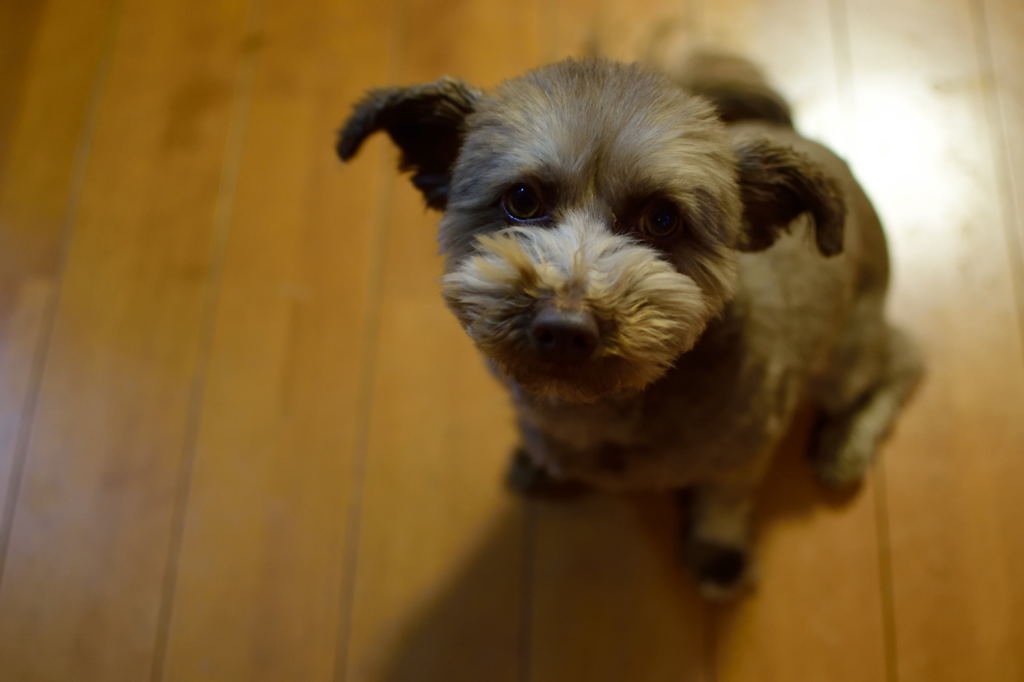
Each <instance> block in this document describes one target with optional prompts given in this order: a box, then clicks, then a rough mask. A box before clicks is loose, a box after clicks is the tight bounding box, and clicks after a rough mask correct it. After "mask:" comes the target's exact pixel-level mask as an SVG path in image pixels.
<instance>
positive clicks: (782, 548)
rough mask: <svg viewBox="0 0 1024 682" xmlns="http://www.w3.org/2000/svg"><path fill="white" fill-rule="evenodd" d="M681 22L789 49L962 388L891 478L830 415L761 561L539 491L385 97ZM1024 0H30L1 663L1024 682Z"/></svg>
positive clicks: (928, 334) (274, 673)
mask: <svg viewBox="0 0 1024 682" xmlns="http://www.w3.org/2000/svg"><path fill="white" fill-rule="evenodd" d="M662 20H670V21H671V23H672V25H673V26H674V27H675V29H676V30H678V31H679V32H681V33H682V34H686V35H694V36H697V37H699V38H702V39H710V40H713V41H714V42H716V43H718V44H722V45H726V46H730V47H732V48H736V49H739V50H741V51H743V52H745V53H747V54H749V55H751V56H753V57H755V58H757V59H758V60H760V61H761V62H762V63H763V64H764V65H765V66H766V68H767V69H768V71H769V72H770V73H771V75H772V76H773V78H774V79H775V80H776V81H777V82H778V83H779V84H780V85H781V87H782V89H783V90H784V91H785V92H786V93H787V95H788V96H789V97H790V98H791V99H792V101H793V102H794V104H795V106H796V109H797V111H798V114H799V120H800V123H801V126H802V128H803V129H804V130H805V131H807V132H808V133H810V134H811V135H812V136H815V137H818V138H821V139H823V140H825V141H826V142H828V143H829V144H831V145H832V146H834V147H835V148H837V149H838V150H840V151H841V153H843V154H844V155H845V156H846V157H847V158H848V159H849V160H850V161H851V163H852V165H853V166H854V168H855V170H856V172H857V173H858V174H859V175H860V177H861V178H862V180H863V182H864V183H865V185H866V186H867V188H868V190H869V192H870V194H871V195H872V196H873V197H874V199H875V200H876V202H877V204H878V206H879V209H880V211H881V213H882V214H883V216H884V218H885V220H886V222H887V224H888V228H889V231H890V234H891V238H892V247H893V250H894V253H895V263H896V270H897V273H896V282H895V288H894V291H893V296H892V303H891V311H892V316H893V318H894V319H896V320H898V321H900V322H901V323H902V324H904V325H905V326H907V327H908V328H910V329H911V330H912V331H913V332H914V333H915V334H916V336H917V337H918V338H919V339H920V340H921V341H922V342H923V345H924V346H925V348H926V350H927V354H928V361H929V365H930V374H929V378H928V381H927V384H926V385H925V386H924V388H923V389H922V391H921V392H920V393H919V394H918V396H917V398H916V400H915V402H914V403H913V405H912V408H911V409H910V410H909V412H908V414H907V415H906V418H905V419H904V420H903V421H902V422H901V424H900V426H899V429H898V431H897V433H896V434H895V436H894V438H893V439H892V440H891V441H890V442H889V444H888V445H887V446H886V448H885V452H884V459H883V461H882V463H881V465H880V466H879V467H878V468H877V470H876V471H875V474H874V477H873V479H872V481H871V482H870V484H869V485H867V486H866V487H865V488H864V489H863V490H861V491H860V493H859V494H858V495H856V496H854V497H852V498H849V499H835V498H830V497H828V496H826V495H824V494H823V493H822V492H821V491H820V490H819V489H818V488H817V487H816V486H815V485H814V483H813V482H812V480H811V478H810V474H809V472H808V471H807V468H806V467H805V466H804V465H803V462H802V461H801V448H802V443H803V441H804V436H803V434H802V433H800V432H799V430H798V431H796V432H794V435H793V437H792V438H791V439H790V441H789V443H788V446H787V447H786V448H785V450H784V452H783V453H782V454H781V457H780V463H779V466H778V467H777V468H776V470H775V471H774V473H773V474H772V475H771V477H770V480H769V482H768V485H767V486H766V488H765V490H764V493H763V503H762V512H763V513H762V514H761V521H760V524H759V527H760V538H761V542H760V549H761V553H760V558H761V584H760V589H759V591H758V592H757V593H756V594H755V595H753V596H752V597H750V598H748V599H746V600H745V601H742V602H740V603H737V604H735V605H734V606H730V607H711V606H708V605H705V604H703V603H702V602H701V601H700V599H699V598H698V597H697V595H696V594H695V591H694V588H693V586H692V584H691V583H690V582H689V580H688V578H687V577H686V575H685V574H684V573H683V572H682V571H681V570H680V568H679V565H678V562H677V557H676V545H675V534H676V524H675V519H674V514H673V508H672V505H671V504H670V503H669V502H668V501H667V500H664V499H642V498H627V499H616V498H602V497H593V498H588V499H584V500H581V501H578V502H572V503H567V504H562V505H552V504H539V503H533V504H524V503H521V502H519V501H517V500H514V499H511V498H509V497H508V496H507V495H506V494H505V493H504V492H503V491H502V489H501V487H500V485H499V479H500V474H501V470H502V468H503V466H504V458H505V455H506V453H507V452H508V450H509V448H510V447H511V445H512V443H513V440H514V432H513V429H512V425H511V419H510V412H509V409H508V407H507V405H506V401H505V398H504V397H503V395H502V394H501V393H500V391H499V390H498V388H497V387H496V386H495V385H494V384H493V382H492V381H491V380H490V379H489V378H488V377H487V376H486V373H485V371H484V369H483V366H482V364H481V362H480V360H479V359H478V357H477V356H476V354H475V353H474V352H473V350H472V348H471V346H470V343H469V342H468V340H467V339H466V338H465V337H464V334H463V333H462V332H461V331H460V330H459V328H458V326H457V325H456V323H455V321H454V319H453V318H452V317H451V316H450V314H449V313H447V312H446V311H445V310H444V308H443V306H442V303H441V300H440V297H439V295H438V285H437V279H438V274H439V272H440V265H439V260H438V258H437V257H436V255H435V251H436V247H435V243H434V236H433V222H434V220H435V217H434V216H433V215H430V214H427V213H425V212H424V210H423V209H422V207H421V203H420V200H419V198H418V197H417V195H415V194H414V192H413V190H412V189H411V187H410V186H409V185H408V183H407V182H406V181H405V180H404V179H400V178H397V177H396V176H395V174H394V172H393V166H394V162H395V153H394V151H393V150H392V149H390V148H389V147H388V145H387V144H386V140H374V141H373V142H372V143H371V144H370V145H369V146H368V148H367V149H366V151H365V153H364V154H362V155H361V156H360V158H359V159H357V162H356V163H354V164H353V165H351V166H347V167H342V166H341V164H340V163H339V162H338V161H337V160H336V158H335V157H334V156H333V152H332V142H333V133H334V130H335V128H336V126H337V125H338V124H339V123H340V121H341V120H342V118H343V116H344V115H345V113H346V112H347V110H348V107H349V106H350V104H351V102H352V101H353V100H354V99H355V98H357V97H358V96H359V95H360V93H362V92H363V91H364V90H365V89H366V88H368V87H371V86H375V85H381V84H393V83H409V82H416V81H422V80H433V79H434V78H436V77H438V76H440V75H442V74H445V73H448V74H452V75H457V76H461V77H464V78H466V79H468V80H471V81H472V82H474V83H476V84H478V85H482V86H490V85H493V84H495V83H497V82H498V81H500V80H501V79H503V78H506V77H509V76H513V75H516V74H518V73H519V72H521V71H523V70H524V69H526V68H528V67H531V66H534V65H538V64H541V63H544V62H546V61H550V60H553V59H556V58H558V57H561V56H564V55H570V54H579V53H580V52H581V51H582V49H583V47H584V46H585V45H586V44H589V43H593V42H594V40H595V39H596V40H598V41H599V42H600V43H602V44H604V45H605V46H606V51H607V52H609V53H611V54H612V55H615V56H619V57H623V58H630V57H635V56H638V55H640V54H642V53H643V52H644V50H645V49H646V47H648V46H650V45H651V44H652V39H651V26H652V25H653V24H654V23H655V22H657V21H662ZM1022 65H1024V3H1021V1H1020V0H942V1H939V0H830V1H828V2H826V1H825V0H764V1H763V2H754V1H753V0H677V1H676V2H668V1H665V0H639V1H638V0H629V2H626V0H620V1H619V2H611V1H609V0H605V1H604V2H602V3H597V2H586V1H585V0H557V1H554V2H543V1H542V0H522V1H521V2H514V3H513V2H508V1H507V0H472V1H471V0H301V1H299V0H204V1H203V2H199V1H198V0H197V1H194V2H184V1H182V2H177V1H175V0H45V1H44V0H36V1H34V2H19V1H18V0H0V510H2V518H0V571H2V573H0V681H2V682H35V681H42V680H47V681H62V682H63V681H67V682H90V681H97V682H119V681H126V682H138V681H145V680H154V681H155V680H166V681H171V680H181V681H187V682H192V681H199V680H216V681H227V682H233V681H239V682H250V681H262V680H281V681H288V682H306V681H327V680H335V681H338V680H350V681H352V682H357V681H359V682H362V681H371V680H372V681H383V682H399V681H403V682H404V681H409V682H413V681H415V682H433V681H437V682H463V681H465V682H513V681H515V682H524V681H527V680H528V681H530V682H661V681H665V682H669V681H672V682H689V681H690V680H706V681H708V682H710V681H712V680H715V681H717V682H732V681H734V682H749V681H755V680H756V681H758V682H775V681H779V682H802V681H808V682H819V681H827V682H846V681H849V682H873V681H876V680H900V681H901V682H916V681H921V682H1004V681H1005V682H1011V681H1012V682H1021V681H1022V680H1024V353H1022V338H1021V331H1022V329H1024V248H1022V243H1024V224H1022V216H1024V132H1022V130H1024V129H1022V127H1021V125H1020V124H1021V121H1024V77H1022V75H1021V73H1022V71H1021V67H1022Z"/></svg>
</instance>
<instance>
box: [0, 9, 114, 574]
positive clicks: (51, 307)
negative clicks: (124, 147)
mask: <svg viewBox="0 0 1024 682" xmlns="http://www.w3.org/2000/svg"><path fill="white" fill-rule="evenodd" d="M122 5H123V3H122V2H121V0H112V2H111V3H110V8H109V12H110V26H109V27H108V28H107V31H106V35H105V36H104V38H103V41H104V45H103V47H102V51H101V53H100V55H101V56H100V59H99V63H98V64H97V66H96V73H95V83H94V85H93V88H92V95H91V97H90V99H89V104H88V109H87V112H86V115H85V120H84V121H83V123H82V128H81V132H80V133H79V138H78V144H77V145H76V146H77V149H76V150H75V157H74V161H73V162H72V171H71V176H72V180H71V186H70V188H69V190H68V197H67V204H66V209H65V211H64V216H63V218H62V219H61V222H62V227H61V234H60V237H59V238H58V243H59V245H60V246H59V247H58V255H57V270H56V273H55V274H54V281H53V290H52V291H51V292H50V294H49V296H48V297H47V301H46V304H45V309H44V312H43V316H42V319H43V323H42V329H41V330H40V332H39V339H38V340H37V341H36V348H35V352H34V353H33V354H32V360H31V362H32V368H31V370H30V371H29V380H28V390H27V391H26V395H25V398H24V400H23V402H22V410H21V417H20V420H19V424H18V434H17V437H16V440H15V446H14V456H13V458H12V462H11V470H10V475H9V479H8V482H7V498H6V502H5V504H4V509H3V517H2V519H0V587H2V585H3V579H4V574H5V569H6V567H7V556H8V550H9V546H10V541H11V535H12V533H13V531H14V521H15V517H16V515H17V505H18V498H19V496H20V493H21V484H22V478H23V477H24V472H25V467H26V465H27V460H28V450H29V445H30V444H31V440H32V426H33V424H34V422H35V415H36V409H37V407H38V403H39V394H40V391H41V389H42V383H43V377H44V376H45V374H46V362H47V359H48V358H49V355H50V346H51V344H52V339H53V331H54V327H55V326H56V321H57V311H58V310H59V308H60V301H61V299H62V293H63V290H64V277H65V273H66V272H67V266H68V260H69V257H70V253H71V241H72V237H73V235H74V231H75V227H74V226H75V222H76V220H77V218H78V207H79V202H80V201H81V195H82V189H83V187H84V186H85V177H86V170H87V168H88V160H89V156H90V153H91V152H92V143H93V137H94V135H95V132H96V125H97V120H98V118H99V108H100V102H101V101H102V100H103V93H104V92H105V90H106V84H107V79H108V77H109V75H110V66H111V63H112V61H113V54H114V44H115V42H116V38H117V34H118V31H119V28H120V24H121V10H122Z"/></svg>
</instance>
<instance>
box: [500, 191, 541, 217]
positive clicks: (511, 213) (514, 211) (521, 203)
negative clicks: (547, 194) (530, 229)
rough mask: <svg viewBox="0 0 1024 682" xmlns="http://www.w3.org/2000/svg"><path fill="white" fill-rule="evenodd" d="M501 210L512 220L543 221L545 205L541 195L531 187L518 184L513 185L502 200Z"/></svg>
mask: <svg viewBox="0 0 1024 682" xmlns="http://www.w3.org/2000/svg"><path fill="white" fill-rule="evenodd" d="M501 208H502V209H503V210H504V211H505V215H507V216H508V217H509V218H511V219H512V220H519V221H525V220H542V219H544V218H545V215H544V203H543V202H542V201H541V198H540V195H539V194H538V193H537V190H535V189H534V188H533V187H531V186H530V185H527V184H526V183H522V182H520V183H518V184H515V185H512V186H511V187H509V188H508V190H507V191H506V192H505V194H504V196H502V198H501Z"/></svg>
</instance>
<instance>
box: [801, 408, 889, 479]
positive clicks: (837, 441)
mask: <svg viewBox="0 0 1024 682" xmlns="http://www.w3.org/2000/svg"><path fill="white" fill-rule="evenodd" d="M853 425H854V424H851V420H849V419H845V418H841V417H840V418H832V419H828V420H826V421H824V422H823V423H822V424H821V425H819V427H818V432H817V438H816V441H817V442H816V444H815V447H814V451H813V454H812V462H813V464H814V471H815V474H816V475H817V478H818V480H819V481H821V482H822V483H823V484H824V485H826V486H828V487H829V488H833V489H836V490H849V489H850V488H855V487H856V486H858V485H859V484H860V483H861V482H862V481H863V480H864V477H865V476H866V475H867V472H868V468H869V467H870V466H871V462H872V461H874V459H875V451H876V450H877V448H878V442H877V439H875V438H873V437H871V435H870V434H869V433H865V432H864V431H863V430H858V429H855V428H851V427H852V426H853Z"/></svg>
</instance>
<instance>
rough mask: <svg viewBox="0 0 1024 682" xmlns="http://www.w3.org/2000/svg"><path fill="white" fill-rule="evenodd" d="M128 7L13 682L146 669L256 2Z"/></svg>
mask: <svg viewBox="0 0 1024 682" xmlns="http://www.w3.org/2000/svg"><path fill="white" fill-rule="evenodd" d="M122 11H123V15H122V18H121V23H120V28H119V32H118V35H117V39H116V42H115V47H114V53H113V58H112V62H111V67H110V73H109V78H108V82H107V83H106V86H105V91H104V96H103V100H102V102H101V103H100V105H99V109H98V111H97V119H96V126H95V132H94V135H93V138H92V143H91V144H92V153H91V157H90V160H89V163H88V166H87V168H86V170H85V178H84V184H83V188H82V195H81V200H80V202H79V208H78V212H77V216H76V220H75V224H74V237H73V239H72V242H71V245H70V252H69V257H68V264H67V270H66V274H65V277H64V282H63V288H62V292H61V299H60V304H59V307H58V309H57V313H56V321H55V326H54V330H53V335H52V340H51V343H50V348H49V354H48V358H47V364H46V370H45V374H44V375H43V379H42V384H41V388H40V393H39V399H38V407H37V410H36V414H35V422H34V424H33V428H32V432H31V438H30V441H29V443H28V451H27V460H26V466H25V471H24V480H23V483H22V485H21V492H20V497H19V500H18V505H17V508H16V514H15V517H14V525H13V530H12V534H11V539H10V545H9V549H8V557H7V563H6V571H5V573H4V576H3V583H2V586H0V660H2V661H3V662H4V664H3V665H4V675H5V676H7V677H9V678H10V679H17V680H25V681H32V680H68V679H75V680H103V681H104V682H112V681H117V680H131V681H133V682H135V681H137V680H140V679H146V678H147V677H148V676H149V673H150V665H151V659H152V654H153V646H154V641H155V637H156V624H157V617H158V611H159V605H160V586H161V584H162V581H163V577H164V570H165V566H166V563H167V562H166V559H167V557H166V554H167V551H168V543H169V539H170V531H171V512H172V507H173V504H174V501H175V494H176V490H177V480H178V476H179V468H180V466H181V462H182V451H183V447H184V443H185V438H186V424H187V420H188V409H189V402H190V396H191V393H192V387H193V383H194V379H195V376H194V375H195V372H196V366H197V356H198V355H199V353H200V349H199V340H200V337H201V329H200V327H201V325H202V318H203V312H202V311H203V308H204V299H206V298H207V297H208V295H209V294H210V293H211V292H210V291H209V280H208V273H209V271H210V268H211V267H214V263H212V262H211V258H212V249H211V236H212V233H213V230H214V214H215V212H216V204H217V199H218V192H219V187H220V180H221V163H222V157H223V154H224V149H225V140H226V138H227V135H228V129H229V127H230V126H231V117H232V112H233V109H234V107H233V104H232V101H233V97H234V94H233V93H234V87H235V77H236V75H237V73H238V67H239V61H240V59H241V54H240V51H239V49H238V47H239V44H240V43H241V40H242V36H243V32H244V30H245V25H246V14H247V3H246V2H244V1H235V0H225V1H224V2H210V3H203V4H201V5H196V4H194V3H150V2H141V1H139V2H126V3H124V5H123V8H122ZM62 58H63V60H64V61H66V60H67V52H66V46H65V51H64V52H63V54H62Z"/></svg>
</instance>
